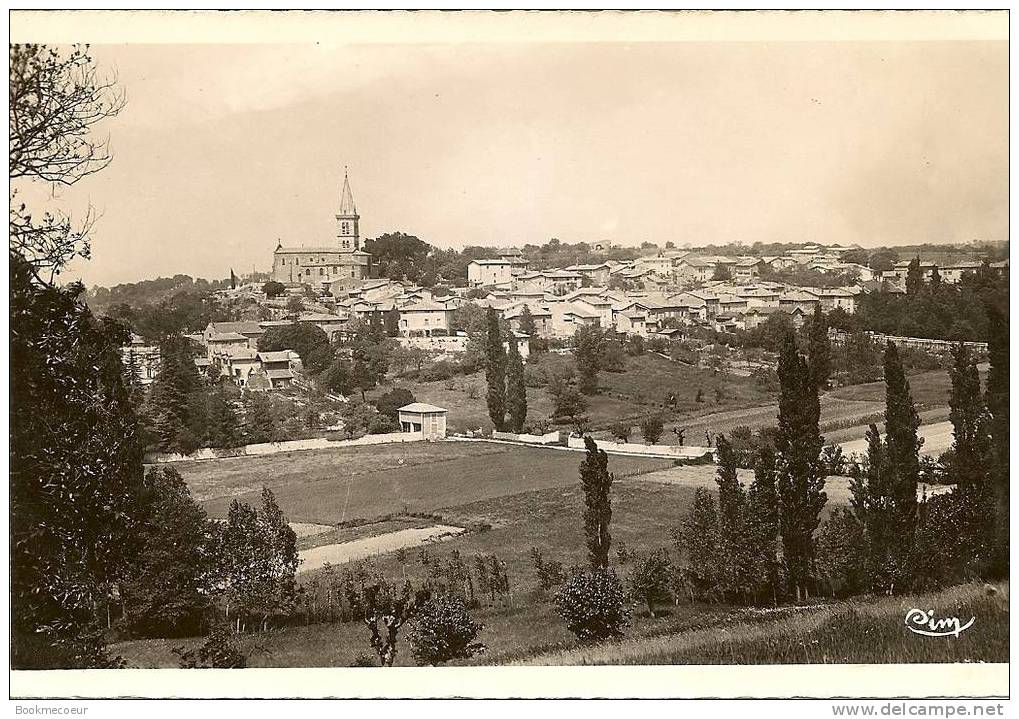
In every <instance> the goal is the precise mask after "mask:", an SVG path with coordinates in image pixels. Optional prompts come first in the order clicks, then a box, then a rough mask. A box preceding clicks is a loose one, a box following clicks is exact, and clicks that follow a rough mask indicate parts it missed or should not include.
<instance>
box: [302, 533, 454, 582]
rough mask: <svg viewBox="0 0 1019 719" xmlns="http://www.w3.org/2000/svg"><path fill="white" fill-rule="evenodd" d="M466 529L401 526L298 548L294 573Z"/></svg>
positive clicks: (447, 537)
mask: <svg viewBox="0 0 1019 719" xmlns="http://www.w3.org/2000/svg"><path fill="white" fill-rule="evenodd" d="M466 531H467V530H466V529H464V528H463V527H452V526H449V525H445V524H439V525H436V526H434V527H424V528H421V529H401V530H400V531H398V532H390V533H388V534H380V535H379V536H377V537H366V538H364V539H355V540H353V541H351V542H342V543H341V544H326V545H324V546H321V547H315V548H313V549H306V550H304V551H303V552H299V553H298V556H299V557H300V558H301V564H300V565H299V566H298V568H297V573H298V574H303V573H305V572H313V571H315V570H316V569H321V568H322V567H324V566H325V565H326V564H345V563H346V562H356V561H357V560H358V559H364V558H365V557H371V556H374V555H376V554H385V553H386V552H395V551H396V550H397V549H402V548H404V547H414V546H417V545H419V544H424V543H425V542H438V541H442V540H443V539H450V538H452V537H455V536H457V535H459V534H463V533H464V532H466Z"/></svg>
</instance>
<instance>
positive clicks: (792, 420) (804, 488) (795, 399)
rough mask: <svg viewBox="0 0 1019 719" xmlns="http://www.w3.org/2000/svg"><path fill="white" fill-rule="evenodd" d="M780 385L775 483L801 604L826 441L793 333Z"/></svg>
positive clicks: (782, 356)
mask: <svg viewBox="0 0 1019 719" xmlns="http://www.w3.org/2000/svg"><path fill="white" fill-rule="evenodd" d="M778 379H779V384H780V392H779V401H778V431H777V432H776V435H775V451H776V455H777V461H776V477H777V480H778V493H779V499H780V503H781V513H780V519H779V522H780V526H781V530H782V548H783V557H784V559H785V563H786V569H787V574H788V579H789V584H790V588H791V589H792V590H793V591H794V592H795V594H796V599H797V600H799V599H801V598H802V597H803V596H804V595H805V594H806V595H807V596H809V584H810V581H811V575H812V568H811V567H812V561H813V533H814V530H815V529H817V526H818V523H819V522H820V512H821V509H822V508H823V507H824V504H825V502H826V501H827V499H828V497H827V495H826V494H825V492H824V483H825V473H824V469H823V464H822V462H821V460H820V455H821V447H822V444H823V439H822V437H821V432H820V430H819V428H818V421H819V419H820V413H821V409H820V404H819V402H818V399H817V386H816V385H815V384H814V381H813V379H812V378H811V376H810V371H809V367H808V366H807V362H806V360H805V359H804V358H803V356H802V355H801V354H800V353H799V352H798V351H797V349H796V340H795V338H794V337H793V334H792V332H788V333H787V334H786V336H785V338H784V339H783V341H782V347H781V352H780V353H779V358H778Z"/></svg>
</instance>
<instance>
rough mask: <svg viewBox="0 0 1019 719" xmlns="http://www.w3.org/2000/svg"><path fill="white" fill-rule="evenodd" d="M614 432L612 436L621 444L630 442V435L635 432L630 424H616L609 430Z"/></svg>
mask: <svg viewBox="0 0 1019 719" xmlns="http://www.w3.org/2000/svg"><path fill="white" fill-rule="evenodd" d="M609 431H610V432H612V436H613V437H615V438H616V439H618V440H619V441H620V442H624V443H625V442H629V441H630V433H631V432H632V431H633V425H632V424H630V423H629V422H622V421H620V422H616V423H614V424H613V425H612V427H611V429H610V430H609Z"/></svg>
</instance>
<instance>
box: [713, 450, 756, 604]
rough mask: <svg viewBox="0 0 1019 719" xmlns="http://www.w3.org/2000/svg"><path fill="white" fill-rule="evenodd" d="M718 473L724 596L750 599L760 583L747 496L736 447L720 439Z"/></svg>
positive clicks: (719, 562)
mask: <svg viewBox="0 0 1019 719" xmlns="http://www.w3.org/2000/svg"><path fill="white" fill-rule="evenodd" d="M716 449H717V454H718V470H717V472H716V477H715V482H716V484H718V549H719V551H720V557H719V560H718V563H717V564H718V566H720V567H721V569H722V576H721V589H722V591H723V593H731V594H733V595H736V596H740V595H742V596H744V597H747V596H749V595H750V594H751V592H752V591H753V589H754V585H755V583H756V577H755V576H754V569H755V562H754V559H755V557H754V547H753V546H752V545H751V543H750V542H751V539H752V538H753V537H752V535H751V533H750V527H749V518H748V516H747V495H746V491H745V490H744V488H743V484H742V483H741V482H740V481H739V477H738V473H737V467H736V455H735V453H734V452H733V451H732V446H731V445H730V444H729V441H728V440H727V439H726V438H725V435H719V436H718V441H717V443H716Z"/></svg>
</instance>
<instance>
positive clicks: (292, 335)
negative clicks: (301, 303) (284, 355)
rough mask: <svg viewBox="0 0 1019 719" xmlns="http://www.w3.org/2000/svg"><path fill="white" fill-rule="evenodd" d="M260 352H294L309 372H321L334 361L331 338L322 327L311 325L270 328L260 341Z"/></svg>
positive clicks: (298, 324)
mask: <svg viewBox="0 0 1019 719" xmlns="http://www.w3.org/2000/svg"><path fill="white" fill-rule="evenodd" d="M258 349H259V351H260V352H280V351H282V350H293V351H294V352H296V353H297V354H298V356H299V357H300V358H301V362H302V364H303V366H304V368H305V369H306V370H308V371H309V372H315V373H318V372H321V371H323V370H324V369H326V368H327V367H328V366H329V365H330V364H331V363H332V361H333V357H334V356H333V352H332V350H331V348H330V346H329V337H328V335H326V333H325V332H323V331H322V329H321V328H320V327H316V326H315V325H311V324H300V323H296V322H295V323H294V324H290V325H284V326H282V327H270V328H269V329H268V330H266V332H265V334H263V335H262V336H261V337H260V338H259V339H258Z"/></svg>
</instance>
